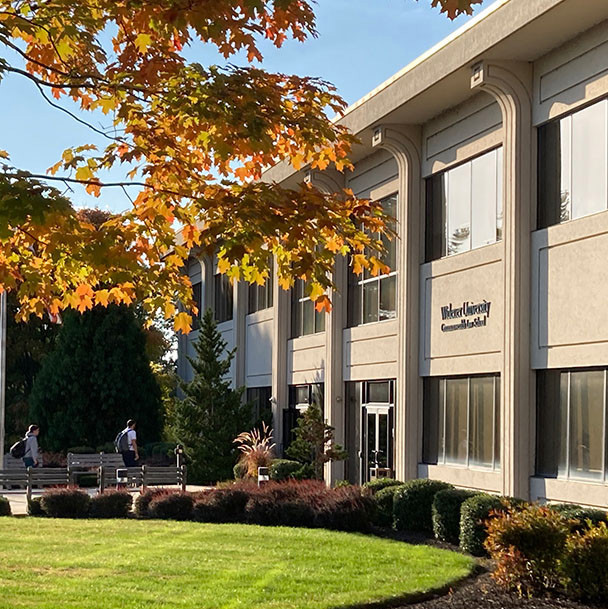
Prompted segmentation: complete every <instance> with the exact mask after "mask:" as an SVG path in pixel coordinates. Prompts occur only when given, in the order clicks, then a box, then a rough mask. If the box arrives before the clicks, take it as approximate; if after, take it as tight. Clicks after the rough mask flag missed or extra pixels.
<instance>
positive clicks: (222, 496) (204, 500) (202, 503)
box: [193, 485, 253, 522]
mask: <svg viewBox="0 0 608 609" xmlns="http://www.w3.org/2000/svg"><path fill="white" fill-rule="evenodd" d="M252 486H253V485H252ZM247 501H249V492H248V490H246V489H245V488H240V487H239V486H237V485H233V486H232V487H226V488H219V489H214V490H211V491H206V492H204V493H201V494H200V495H198V496H197V498H196V501H195V503H194V511H193V515H194V520H197V521H198V522H242V521H244V519H245V506H246V505H247Z"/></svg>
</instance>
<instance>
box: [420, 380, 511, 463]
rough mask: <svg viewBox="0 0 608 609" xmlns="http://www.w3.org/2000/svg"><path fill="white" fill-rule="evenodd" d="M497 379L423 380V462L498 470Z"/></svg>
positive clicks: (498, 415)
mask: <svg viewBox="0 0 608 609" xmlns="http://www.w3.org/2000/svg"><path fill="white" fill-rule="evenodd" d="M499 431H500V376H499V375H489V376H470V377H448V378H434V377H433V378H426V379H425V380H424V437H423V446H424V448H423V460H424V462H425V463H433V464H442V465H460V466H464V467H483V468H491V469H498V468H499V467H500V435H499Z"/></svg>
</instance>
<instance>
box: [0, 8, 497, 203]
mask: <svg viewBox="0 0 608 609" xmlns="http://www.w3.org/2000/svg"><path fill="white" fill-rule="evenodd" d="M491 3H492V2H491V0H485V1H484V3H483V4H482V5H480V6H479V8H477V9H476V14H477V13H479V11H480V10H482V9H483V8H486V7H487V6H489V5H490V4H491ZM467 19H468V18H467V17H461V18H459V19H457V20H455V21H450V20H449V19H448V18H447V17H445V16H444V15H441V14H440V13H439V11H438V10H437V9H431V8H430V0H419V1H418V2H416V1H415V0H318V3H317V28H318V30H319V37H318V38H317V39H311V40H309V41H307V42H306V43H304V44H300V43H295V42H288V43H286V44H285V45H284V46H283V48H282V49H279V50H277V49H274V48H272V47H267V46H265V47H264V54H265V60H264V67H265V68H266V69H267V70H270V71H279V72H285V73H292V74H298V75H308V76H319V77H321V78H324V79H325V80H328V81H330V82H332V83H333V84H334V85H335V86H336V87H337V89H338V92H339V93H340V95H341V96H342V97H343V98H344V99H345V100H346V101H347V102H348V103H349V104H350V103H353V102H355V101H357V100H358V99H359V98H361V97H363V96H364V95H365V94H366V93H368V92H369V91H371V90H372V89H373V88H375V87H376V86H378V85H379V84H380V83H382V82H383V81H385V80H386V79H387V78H389V77H390V76H392V75H393V74H394V73H395V72H397V71H398V70H400V69H401V68H402V67H403V66H405V65H406V64H408V63H409V62H410V61H412V60H413V59H415V58H416V57H417V56H418V55H420V54H421V53H423V52H424V51H426V50H427V49H429V48H430V47H431V46H433V45H434V44H436V43H437V42H439V41H440V40H442V39H443V38H445V37H446V36H448V35H449V34H450V33H451V32H453V31H454V30H455V29H457V28H458V27H460V26H461V25H462V24H463V23H465V22H466V20H467ZM188 56H189V57H192V58H193V59H194V60H196V61H199V62H201V63H210V62H211V63H223V60H222V58H221V57H218V56H217V55H216V54H215V53H214V52H212V51H210V50H208V49H207V50H204V49H201V48H194V49H190V50H189V51H188ZM232 61H233V62H234V63H243V60H242V58H236V60H232ZM84 118H85V119H87V120H89V121H91V115H90V114H87V115H85V116H84ZM93 122H97V123H98V124H99V123H100V124H106V125H107V124H108V123H109V119H108V118H107V117H103V116H102V115H100V116H96V117H95V119H94V120H93ZM0 134H1V135H0V149H3V150H6V151H8V152H9V154H10V155H11V160H12V162H13V163H14V164H15V165H16V166H18V167H20V168H23V169H28V170H30V171H32V172H34V173H45V172H46V169H47V168H48V167H50V166H51V165H52V164H54V163H55V162H56V161H57V160H59V158H60V157H61V153H62V151H63V150H64V149H65V148H68V147H70V146H75V145H80V144H85V143H95V144H98V145H100V146H102V145H103V143H104V141H103V138H101V137H100V136H97V135H95V134H94V133H93V132H91V131H89V130H88V129H87V128H86V127H83V126H81V125H78V124H77V123H75V122H74V121H73V120H72V119H71V118H69V117H68V116H66V115H64V114H62V113H60V112H59V111H57V110H55V109H53V108H51V107H50V106H49V105H48V104H47V103H46V102H45V101H44V100H42V99H41V98H40V96H39V94H38V92H37V90H36V89H35V87H34V85H33V84H31V83H29V82H27V81H26V80H25V79H23V78H22V77H20V76H17V75H7V76H6V77H5V78H4V80H3V81H2V82H1V83H0ZM112 177H114V178H121V177H122V176H121V173H120V172H118V171H117V172H113V176H112ZM69 196H70V197H71V199H72V200H73V201H74V202H75V203H76V204H77V205H86V206H89V207H92V206H99V207H102V208H108V209H112V210H115V211H120V210H122V209H125V208H126V207H127V206H128V201H127V200H126V198H125V195H124V194H123V193H122V191H121V190H120V189H107V190H105V191H104V192H103V194H102V196H101V197H100V198H99V199H95V198H92V197H90V196H88V195H86V194H85V193H84V190H83V189H80V188H78V187H76V188H75V190H74V192H73V193H71V194H70V195H69Z"/></svg>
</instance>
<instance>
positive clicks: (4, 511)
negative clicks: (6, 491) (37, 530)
mask: <svg viewBox="0 0 608 609" xmlns="http://www.w3.org/2000/svg"><path fill="white" fill-rule="evenodd" d="M11 514H12V512H11V504H10V501H9V500H8V499H7V498H6V497H0V516H10V515H11Z"/></svg>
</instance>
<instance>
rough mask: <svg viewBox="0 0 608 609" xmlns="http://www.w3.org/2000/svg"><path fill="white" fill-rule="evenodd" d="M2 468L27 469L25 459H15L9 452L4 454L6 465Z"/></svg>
mask: <svg viewBox="0 0 608 609" xmlns="http://www.w3.org/2000/svg"><path fill="white" fill-rule="evenodd" d="M2 469H22V470H25V465H24V464H23V459H15V457H12V456H11V455H10V454H9V453H6V454H5V455H4V465H3V467H2Z"/></svg>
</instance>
